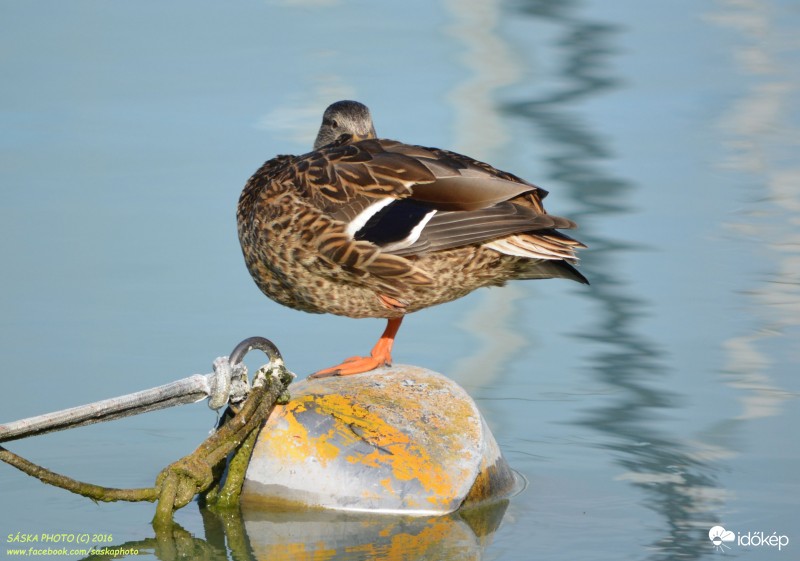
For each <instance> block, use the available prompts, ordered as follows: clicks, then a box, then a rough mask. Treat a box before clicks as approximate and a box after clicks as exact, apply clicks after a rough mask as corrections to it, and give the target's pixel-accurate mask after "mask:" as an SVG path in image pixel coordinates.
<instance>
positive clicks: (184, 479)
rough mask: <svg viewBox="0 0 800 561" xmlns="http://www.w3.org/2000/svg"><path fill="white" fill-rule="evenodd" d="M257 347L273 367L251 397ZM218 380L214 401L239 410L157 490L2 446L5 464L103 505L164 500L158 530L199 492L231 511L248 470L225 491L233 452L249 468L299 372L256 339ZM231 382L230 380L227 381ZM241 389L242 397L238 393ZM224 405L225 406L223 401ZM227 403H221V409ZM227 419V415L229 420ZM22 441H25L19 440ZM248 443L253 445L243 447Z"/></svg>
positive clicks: (237, 472) (222, 366) (219, 369)
mask: <svg viewBox="0 0 800 561" xmlns="http://www.w3.org/2000/svg"><path fill="white" fill-rule="evenodd" d="M253 349H259V350H262V351H264V353H265V354H266V355H267V357H268V358H269V363H268V364H267V365H265V366H263V367H262V368H260V369H259V370H258V372H257V373H256V375H255V376H254V377H253V384H252V387H251V388H249V392H248V393H247V394H246V397H242V388H243V387H244V386H248V387H249V384H248V383H247V372H246V368H245V367H244V365H242V364H241V361H242V359H243V358H244V356H245V355H246V354H247V353H248V352H249V351H251V350H253ZM213 376H215V382H214V383H213V384H211V388H210V389H211V392H210V393H211V394H212V395H211V400H210V402H209V405H211V402H213V403H214V404H215V405H216V404H218V403H220V402H221V401H222V397H221V396H222V395H225V401H228V400H229V399H230V400H231V402H232V403H233V402H234V400H238V404H237V405H240V407H237V409H238V412H236V414H235V415H233V416H232V417H231V418H230V419H229V420H228V421H227V422H224V424H221V426H220V427H218V429H217V430H216V431H215V432H214V433H213V434H211V435H210V436H209V437H208V438H207V439H206V440H205V441H203V442H202V443H201V444H200V446H199V447H198V448H197V449H196V450H195V451H194V452H192V453H191V454H189V455H188V456H185V457H183V458H181V459H180V460H178V461H176V462H173V463H172V464H170V465H169V466H167V467H165V468H164V469H162V470H161V472H160V473H159V474H158V476H157V477H156V481H155V484H154V485H153V486H152V487H146V488H140V489H115V488H109V487H101V486H99V485H93V484H91V483H85V482H81V481H77V480H75V479H72V478H69V477H66V476H64V475H60V474H57V473H55V472H52V471H50V470H48V469H46V468H43V467H41V466H38V465H36V464H34V463H33V462H30V461H28V460H26V459H24V458H22V457H21V456H18V455H16V454H14V453H13V452H11V451H9V450H7V449H6V448H4V447H2V446H0V460H2V461H4V462H6V463H7V464H9V465H11V466H13V467H15V468H17V469H19V470H20V471H22V472H24V473H26V474H28V475H30V476H32V477H36V478H37V479H39V480H40V481H42V482H43V483H47V484H49V485H54V486H56V487H61V488H62V489H66V490H68V491H71V492H73V493H77V494H80V495H83V496H85V497H89V498H91V499H93V500H98V501H131V502H138V501H149V502H153V501H155V500H157V501H158V505H157V507H156V513H155V517H154V518H153V525H154V527H156V528H169V527H170V526H171V525H172V516H173V513H174V512H175V511H176V510H177V509H179V508H182V507H184V506H186V505H187V504H189V502H191V500H192V499H193V498H194V497H195V496H196V495H198V494H202V495H203V499H204V501H206V502H207V503H208V504H210V505H211V506H219V507H225V506H230V505H231V504H236V503H238V497H239V493H240V492H241V487H242V484H243V482H244V470H242V469H229V470H228V472H229V473H228V475H227V477H226V479H225V482H224V485H223V487H222V488H220V483H221V481H220V480H221V477H222V472H223V471H224V470H223V469H221V467H224V462H225V461H226V460H227V459H228V457H229V456H230V454H231V453H232V452H236V453H235V454H234V456H233V458H232V459H231V462H230V465H234V464H236V465H238V466H242V465H244V466H245V469H246V464H247V462H249V458H250V452H251V451H252V445H253V443H254V440H255V435H256V434H257V431H258V429H260V428H261V426H262V425H263V424H264V422H265V421H266V419H267V417H269V414H270V413H271V412H272V409H273V408H274V406H275V404H276V403H279V402H286V401H288V393H287V388H288V386H289V384H290V383H291V382H292V380H293V379H294V374H292V373H291V372H290V371H289V370H287V369H286V366H285V365H284V363H283V359H282V358H281V355H280V353H279V352H278V349H277V348H276V347H275V345H273V344H272V343H271V342H270V341H269V340H267V339H264V338H262V337H251V338H250V339H246V340H245V341H242V342H241V343H240V344H239V345H237V346H236V348H235V349H234V351H233V352H232V353H231V356H230V358H228V359H225V358H224V357H223V358H220V359H217V360H215V361H214V375H213ZM226 380H227V382H226ZM234 389H236V395H235V396H233V395H232V391H233V390H234ZM223 405H224V403H223ZM221 406H222V405H219V407H221ZM223 418H224V417H223ZM16 438H19V437H18V436H17V437H16ZM245 442H247V443H248V444H249V446H242V444H243V443H245Z"/></svg>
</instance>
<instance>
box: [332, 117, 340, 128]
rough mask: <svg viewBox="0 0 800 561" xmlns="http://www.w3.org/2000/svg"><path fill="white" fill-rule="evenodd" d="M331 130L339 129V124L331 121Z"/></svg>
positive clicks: (334, 120)
mask: <svg viewBox="0 0 800 561" xmlns="http://www.w3.org/2000/svg"><path fill="white" fill-rule="evenodd" d="M331 128H332V129H338V128H339V122H338V121H337V120H336V119H331Z"/></svg>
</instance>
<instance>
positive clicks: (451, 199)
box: [237, 100, 589, 378]
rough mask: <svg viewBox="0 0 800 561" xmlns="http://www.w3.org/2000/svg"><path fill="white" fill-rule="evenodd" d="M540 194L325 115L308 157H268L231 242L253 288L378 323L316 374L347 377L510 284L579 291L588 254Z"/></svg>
mask: <svg viewBox="0 0 800 561" xmlns="http://www.w3.org/2000/svg"><path fill="white" fill-rule="evenodd" d="M545 196H547V191H545V190H544V189H542V188H540V187H538V186H536V185H534V184H532V183H529V182H527V181H525V180H524V179H521V178H519V177H517V176H516V175H513V174H511V173H508V172H505V171H501V170H499V169H497V168H495V167H493V166H491V165H489V164H487V163H484V162H481V161H479V160H476V159H473V158H471V157H468V156H465V155H462V154H458V153H456V152H451V151H448V150H444V149H439V148H427V147H423V146H417V145H412V144H405V143H403V142H399V141H396V140H389V139H383V138H379V137H378V136H377V134H376V132H375V127H374V124H373V121H372V116H371V114H370V110H369V108H368V107H367V106H366V105H364V104H362V103H360V102H357V101H352V100H342V101H337V102H336V103H333V104H331V105H330V106H329V107H328V108H327V109H326V110H325V111H324V113H323V116H322V124H321V125H320V128H319V131H318V134H317V137H316V140H315V141H314V145H313V149H312V151H310V152H308V153H306V154H302V155H298V156H293V155H279V156H276V157H275V158H272V159H270V160H268V161H267V162H265V163H264V164H263V165H262V166H261V167H260V168H258V170H256V172H255V173H254V174H253V175H252V176H251V177H250V179H249V180H248V181H247V183H246V184H245V186H244V189H243V190H242V193H241V196H240V198H239V203H238V206H237V226H238V234H239V241H240V244H241V248H242V253H243V255H244V260H245V264H246V265H247V269H248V271H249V272H250V275H251V276H252V278H253V280H254V281H255V283H256V285H257V286H258V288H259V289H260V290H261V291H262V292H263V293H264V294H265V295H266V296H268V297H269V298H271V299H272V300H274V301H275V302H277V303H279V304H282V305H284V306H288V307H290V308H293V309H296V310H302V311H305V312H310V313H317V314H319V313H328V314H335V315H340V316H346V317H349V318H382V319H385V320H386V321H387V324H386V328H385V330H384V332H383V334H382V335H381V337H380V338H379V339H378V342H377V343H376V344H375V346H374V347H373V349H372V351H371V352H370V354H369V355H367V356H354V357H351V358H348V359H346V360H344V361H343V362H342V363H340V364H338V365H335V366H332V367H329V368H325V369H322V370H319V371H317V372H315V373H313V374H311V375H310V377H312V378H323V377H327V376H349V375H353V374H360V373H364V372H369V371H372V370H374V369H376V368H379V367H381V366H390V365H391V363H392V348H393V345H394V340H395V337H396V335H397V332H398V329H399V328H400V324H401V322H402V321H403V318H404V317H405V316H406V315H408V314H410V313H413V312H416V311H418V310H421V309H424V308H428V307H430V306H435V305H437V304H443V303H446V302H450V301H452V300H456V299H458V298H461V297H463V296H466V295H467V294H469V293H471V292H472V291H473V290H476V289H478V288H482V287H491V286H502V285H504V284H505V283H507V282H508V281H511V280H529V279H548V278H561V279H568V280H572V281H576V282H579V283H583V284H589V281H588V280H587V279H586V277H584V276H583V275H582V274H581V273H580V272H579V271H578V270H577V268H576V264H577V261H578V258H577V255H576V250H578V249H581V248H585V247H586V245H584V244H583V243H581V242H579V241H577V240H575V239H573V238H571V237H569V236H568V235H566V234H564V233H563V232H561V230H569V229H573V228H575V227H576V224H575V222H573V221H572V220H569V219H567V218H562V217H559V216H555V215H552V214H548V213H547V212H546V211H545V209H544V207H543V205H542V200H543V199H544V198H545Z"/></svg>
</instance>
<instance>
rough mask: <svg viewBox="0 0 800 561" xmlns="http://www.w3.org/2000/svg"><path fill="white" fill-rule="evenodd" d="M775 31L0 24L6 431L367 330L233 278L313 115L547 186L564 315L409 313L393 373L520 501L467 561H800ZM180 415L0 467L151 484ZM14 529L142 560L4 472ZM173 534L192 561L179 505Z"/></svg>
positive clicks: (667, 5) (607, 13) (249, 14)
mask: <svg viewBox="0 0 800 561" xmlns="http://www.w3.org/2000/svg"><path fill="white" fill-rule="evenodd" d="M798 28H800V8H799V7H798V4H797V3H795V2H791V1H788V0H747V1H733V0H718V1H716V2H710V1H709V2H696V1H690V0H676V1H673V2H637V1H634V0H623V1H619V2H613V3H611V2H600V1H598V0H587V1H552V2H545V1H527V2H526V1H523V0H518V1H466V2H457V1H455V0H449V1H437V2H421V1H419V2H402V3H401V2H395V3H389V2H385V3H383V2H381V3H379V2H368V1H366V0H359V1H347V2H345V1H337V0H327V1H326V0H316V1H315V0H293V1H290V0H286V1H284V2H278V1H270V2H267V1H262V2H242V3H237V4H235V5H229V4H222V3H215V2H185V1H181V2H171V3H161V2H151V1H150V2H136V3H133V2H99V1H76V2H57V1H49V2H36V3H32V2H31V3H22V2H8V1H6V2H2V3H0V76H1V77H2V78H1V79H2V83H3V85H2V87H0V194H1V195H2V196H1V197H0V201H2V202H1V203H0V262H2V266H1V267H2V275H1V276H0V278H1V279H2V281H1V282H2V285H1V286H2V290H0V357H2V390H1V391H0V417H1V418H2V420H4V421H6V420H13V419H17V418H21V417H25V416H29V415H32V414H36V413H41V412H45V411H50V410H55V409H59V408H63V407H67V406H71V405H75V404H78V403H84V402H88V401H92V400H96V399H101V398H105V397H109V396H113V395H118V394H121V393H126V392H130V391H135V390H139V389H142V388H146V387H151V386H155V385H159V384H162V383H165V382H167V381H170V380H172V379H176V378H179V377H182V376H185V375H189V374H192V373H195V372H208V371H210V367H211V362H212V360H213V359H214V358H215V357H217V356H219V355H224V354H227V353H229V352H230V350H231V348H232V347H233V345H235V344H236V343H237V342H238V341H239V340H241V339H242V338H244V337H246V336H250V335H254V334H261V335H265V336H267V337H270V338H272V339H273V340H274V341H275V342H276V343H277V344H278V346H279V347H280V349H281V351H282V353H283V354H284V356H285V358H286V361H287V363H288V365H289V367H290V368H291V369H293V370H294V371H296V372H298V373H302V374H305V373H308V372H311V371H314V370H316V369H318V368H321V367H324V366H328V365H330V364H333V363H335V362H337V361H339V360H341V359H342V358H344V357H346V356H350V355H352V354H356V353H363V352H366V351H367V350H368V349H369V347H370V346H371V345H372V344H373V343H374V340H375V339H376V337H377V336H378V334H379V333H380V331H381V329H382V328H383V325H382V322H381V321H378V320H351V319H347V318H337V317H332V316H315V315H314V316H312V315H308V314H304V313H301V312H296V311H293V310H289V309H286V308H282V307H280V306H278V305H277V304H275V303H273V302H271V301H269V300H267V299H266V298H264V297H263V296H262V295H261V294H260V293H259V291H258V290H257V288H256V287H255V285H254V284H253V282H252V281H251V279H250V278H249V275H248V274H247V271H246V269H245V267H244V264H243V261H242V258H241V252H240V249H239V245H238V239H237V236H236V225H235V206H236V201H237V198H238V196H239V192H240V190H241V187H242V186H243V184H244V182H245V180H246V179H247V178H248V176H249V175H250V174H251V173H252V172H253V171H254V170H255V169H256V168H257V167H258V166H259V165H260V164H261V163H262V162H263V161H264V160H266V159H268V158H270V157H272V156H273V155H275V154H278V153H301V152H304V151H307V150H308V149H309V147H310V144H311V142H312V140H313V137H314V134H315V132H316V127H317V126H318V123H319V119H320V115H321V112H322V110H323V109H324V108H325V106H326V105H327V104H328V103H330V102H332V101H335V100H337V99H343V98H354V99H358V100H361V101H363V102H364V103H366V104H368V105H369V106H370V107H371V109H372V112H373V116H374V118H375V121H376V127H377V129H378V132H379V133H380V135H381V136H385V137H389V138H396V139H400V140H404V141H407V142H411V143H416V144H423V145H430V146H440V147H446V148H450V149H454V150H458V151H461V152H464V153H467V154H470V155H472V156H474V157H476V158H479V159H483V160H486V161H489V162H491V163H493V164H494V165H496V166H498V167H500V168H502V169H506V170H509V171H511V172H514V173H516V174H518V175H520V176H522V177H525V178H527V179H529V180H531V181H533V182H535V183H537V184H539V185H541V186H543V187H545V188H546V189H548V190H550V191H551V194H550V196H549V197H548V199H547V201H546V203H547V205H548V208H549V209H550V211H551V212H553V213H555V214H559V215H563V216H568V217H570V218H572V219H574V220H576V221H577V222H579V223H580V229H579V230H578V231H577V232H576V236H577V237H579V238H580V239H581V240H583V241H585V242H586V243H587V244H588V245H589V246H590V247H589V249H588V250H586V251H584V252H583V253H582V268H581V270H582V271H583V272H584V274H585V275H586V276H587V277H589V278H590V279H591V281H592V286H591V287H588V288H587V287H584V286H580V285H577V284H574V283H568V282H566V281H547V282H526V283H523V282H519V283H512V284H511V285H509V286H508V287H505V288H503V289H491V290H482V291H478V292H476V293H473V294H471V295H470V296H468V297H466V298H464V299H462V300H460V301H458V302H455V303H451V304H448V305H446V306H441V307H438V308H434V309H429V310H425V311H422V312H420V313H418V314H415V315H413V316H411V317H409V318H408V319H407V320H406V322H405V323H404V325H403V329H402V330H401V332H400V335H399V337H398V341H397V346H396V353H395V359H396V360H397V361H398V362H404V363H412V364H418V365H422V366H425V367H428V368H431V369H434V370H437V371H439V372H442V373H445V374H446V375H448V376H450V377H452V378H454V379H455V380H457V381H458V382H459V383H461V384H462V385H463V386H464V387H465V388H466V389H467V390H468V391H469V392H470V394H471V395H472V396H473V397H474V398H475V399H476V401H477V402H478V405H479V407H480V408H481V410H482V411H483V413H484V415H485V416H486V418H487V421H488V423H489V424H490V426H491V427H492V430H493V431H494V434H495V436H496V438H497V439H498V441H499V443H500V445H501V447H502V449H503V450H504V452H505V454H506V457H507V459H508V460H509V462H510V463H511V465H512V466H513V467H514V468H515V469H517V470H518V471H520V472H521V473H522V474H524V476H525V477H526V478H527V479H528V480H529V486H528V488H527V489H526V491H525V492H524V493H522V494H521V495H519V496H517V497H515V498H514V499H513V500H512V501H511V504H510V506H509V508H508V510H507V512H506V515H505V517H504V519H503V523H502V525H501V527H500V529H499V530H498V531H497V532H496V533H495V534H494V536H493V537H492V540H491V543H490V544H489V545H487V547H486V549H485V550H484V551H483V552H482V555H483V557H484V558H485V559H503V560H505V559H509V560H515V559H534V558H536V559H565V560H567V559H569V560H575V559H608V560H621V559H637V560H638V559H642V560H644V559H659V560H660V559H687V558H688V559H699V558H709V559H710V558H713V557H714V556H716V555H720V554H719V553H716V552H715V551H714V549H713V547H712V544H711V543H710V541H709V540H708V537H707V532H708V529H709V528H710V527H711V526H713V525H715V524H722V525H724V526H725V527H726V528H728V529H731V530H734V531H738V532H747V531H763V532H765V533H768V534H771V533H773V532H777V533H778V534H783V535H788V536H789V538H790V539H791V540H792V541H791V544H790V546H789V549H787V550H784V551H781V552H778V551H776V549H775V548H771V547H759V548H749V549H747V548H743V547H738V546H735V545H734V549H733V550H732V551H730V552H729V553H728V555H731V554H732V555H735V556H737V557H739V558H742V559H792V558H795V559H796V558H800V553H798V552H800V549H798V548H800V515H798V509H797V504H798V497H800V477H799V476H798V474H800V439H798V437H797V431H798V429H799V428H800V411H799V410H798V402H797V397H798V391H799V388H800V383H799V382H798V375H797V374H798V370H799V369H800V368H799V367H800V328H799V326H800V158H798V155H800V118H799V115H798V107H800V103H799V102H800V94H799V93H798V92H799V91H800V56H798V53H799V52H800V50H799V49H798V48H799V47H800V41H798V39H797V33H796V31H797V29H798ZM213 423H214V414H213V413H212V412H210V411H209V410H208V409H207V408H206V407H205V405H203V404H197V405H194V406H187V407H183V408H179V409H174V410H169V411H163V412H159V413H153V414H150V415H147V416H144V417H139V418H135V419H128V420H124V421H118V422H115V423H113V424H107V425H101V426H93V427H87V428H82V429H78V430H74V431H69V432H66V433H58V434H53V435H48V436H43V437H38V438H34V439H30V440H26V441H21V442H15V443H13V444H9V446H8V447H9V448H10V449H12V450H14V451H15V452H18V453H20V454H22V455H24V456H26V457H29V458H30V459H32V460H34V461H37V462H40V463H42V464H43V465H45V466H47V467H50V468H52V469H54V470H56V471H60V472H63V473H65V474H68V475H72V476H74V477H77V478H80V479H84V480H87V481H91V482H94V483H98V484H102V485H108V486H121V487H125V486H129V487H139V486H148V485H150V484H152V481H153V479H154V477H155V474H156V473H157V471H158V470H159V469H160V468H161V467H163V466H165V465H166V464H168V463H170V462H171V461H173V460H175V459H176V458H178V457H179V456H181V455H183V454H186V453H188V452H190V451H192V450H193V449H194V447H195V446H196V445H197V443H198V442H200V441H201V440H202V439H203V438H204V437H205V436H206V434H207V432H208V430H209V429H210V428H211V426H212V424H213ZM0 495H1V496H2V506H0V540H1V541H2V542H3V543H2V544H0V557H2V556H3V555H5V546H6V544H5V543H4V542H5V541H6V538H7V535H8V534H15V533H17V532H22V533H41V532H58V533H62V532H64V533H70V532H72V533H81V532H89V533H106V534H113V536H114V540H115V542H118V543H121V542H125V541H130V540H136V539H142V538H145V537H150V536H152V529H151V528H150V526H149V520H150V517H151V516H152V512H153V506H152V505H150V504H148V503H145V504H135V505H131V504H110V505H106V504H103V505H95V504H93V503H92V502H90V501H88V500H86V499H82V498H80V497H76V496H73V495H70V494H69V493H66V492H64V491H60V490H57V489H52V488H48V487H46V486H43V485H41V484H40V483H38V482H37V481H35V480H33V479H30V478H28V477H26V476H23V475H21V474H20V473H18V472H16V471H15V470H13V469H11V468H9V467H7V466H2V465H0ZM176 519H177V521H178V522H179V523H180V524H181V525H182V526H183V527H185V528H186V529H188V530H189V531H190V532H192V533H194V534H195V535H196V536H197V537H200V538H202V537H203V524H202V520H201V518H200V514H199V511H198V508H197V506H196V505H190V506H188V507H187V508H185V509H183V510H182V511H180V512H179V513H178V515H177V517H176Z"/></svg>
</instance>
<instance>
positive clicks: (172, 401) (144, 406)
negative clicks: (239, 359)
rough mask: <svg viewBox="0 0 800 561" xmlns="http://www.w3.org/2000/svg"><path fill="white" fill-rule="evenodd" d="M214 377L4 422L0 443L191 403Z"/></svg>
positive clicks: (206, 392)
mask: <svg viewBox="0 0 800 561" xmlns="http://www.w3.org/2000/svg"><path fill="white" fill-rule="evenodd" d="M214 377H215V374H205V375H204V374H195V375H193V376H189V377H188V378H183V379H181V380H177V381H175V382H171V383H169V384H164V385H163V386H158V387H156V388H150V389H149V390H142V391H140V392H136V393H131V394H128V395H123V396H120V397H112V398H110V399H104V400H102V401H96V402H94V403H89V404H87V405H79V406H78V407H72V408H70V409H64V410H62V411H56V412H54V413H45V414H44V415H38V416H36V417H29V418H27V419H21V420H19V421H14V422H12V423H6V424H3V425H0V442H8V441H11V440H17V439H19V438H24V437H26V436H33V435H38V434H45V433H48V432H54V431H59V430H64V429H69V428H74V427H80V426H83V425H91V424H93V423H100V422H104V421H111V420H113V419H120V418H123V417H130V416H132V415H138V414H139V413H146V412H148V411H156V410H158V409H164V408H166V407H173V406H175V405H183V404H186V403H195V402H197V401H200V400H201V399H203V398H206V397H208V396H209V395H211V392H212V388H213V378H214Z"/></svg>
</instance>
